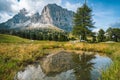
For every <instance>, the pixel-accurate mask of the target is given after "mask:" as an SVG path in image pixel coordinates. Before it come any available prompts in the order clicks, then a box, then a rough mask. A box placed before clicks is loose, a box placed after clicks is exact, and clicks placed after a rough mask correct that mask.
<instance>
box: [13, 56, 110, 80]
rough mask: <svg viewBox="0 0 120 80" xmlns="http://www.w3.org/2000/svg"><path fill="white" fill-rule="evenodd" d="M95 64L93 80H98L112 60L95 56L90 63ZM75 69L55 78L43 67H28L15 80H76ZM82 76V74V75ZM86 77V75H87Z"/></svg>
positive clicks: (92, 74)
mask: <svg viewBox="0 0 120 80" xmlns="http://www.w3.org/2000/svg"><path fill="white" fill-rule="evenodd" d="M90 62H91V63H95V64H93V67H94V68H93V69H92V71H91V78H92V80H97V79H98V77H100V71H101V70H102V69H103V70H105V69H106V68H108V67H109V65H110V64H111V62H112V60H111V59H110V58H109V57H106V56H99V55H95V58H94V59H92V60H91V61H90ZM74 72H75V71H74V70H73V69H71V70H67V71H65V72H61V73H59V74H56V75H55V76H47V75H46V74H45V73H44V72H43V71H42V69H41V66H40V65H38V66H34V65H28V66H27V67H26V68H25V70H24V71H23V72H22V71H19V72H18V73H17V75H16V76H15V79H14V80H76V79H77V78H76V74H75V73H74ZM80 74H81V73H80ZM85 76H86V75H85ZM80 80H81V79H80Z"/></svg>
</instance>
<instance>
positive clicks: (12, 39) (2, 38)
mask: <svg viewBox="0 0 120 80" xmlns="http://www.w3.org/2000/svg"><path fill="white" fill-rule="evenodd" d="M28 41H29V40H27V39H23V38H20V37H17V36H10V35H5V34H0V43H2V42H4V43H7V42H9V43H10V42H28Z"/></svg>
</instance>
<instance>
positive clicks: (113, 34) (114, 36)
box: [106, 28, 120, 42]
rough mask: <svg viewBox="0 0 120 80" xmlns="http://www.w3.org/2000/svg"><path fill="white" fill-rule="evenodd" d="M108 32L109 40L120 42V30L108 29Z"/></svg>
mask: <svg viewBox="0 0 120 80" xmlns="http://www.w3.org/2000/svg"><path fill="white" fill-rule="evenodd" d="M106 32H107V40H111V41H116V42H118V41H120V28H108V29H107V31H106Z"/></svg>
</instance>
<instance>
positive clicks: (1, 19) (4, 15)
mask: <svg viewBox="0 0 120 80" xmlns="http://www.w3.org/2000/svg"><path fill="white" fill-rule="evenodd" d="M1 15H2V16H1ZM11 17H12V16H10V15H8V14H7V13H5V12H4V13H0V22H5V21H7V20H8V19H10V18H11Z"/></svg>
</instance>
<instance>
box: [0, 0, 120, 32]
mask: <svg viewBox="0 0 120 80" xmlns="http://www.w3.org/2000/svg"><path fill="white" fill-rule="evenodd" d="M49 3H56V4H58V5H60V6H62V7H64V8H67V9H68V10H72V11H74V12H75V11H76V10H77V8H78V7H80V6H82V4H83V3H84V0H0V23H2V22H5V21H7V20H8V19H10V18H12V17H13V16H14V15H15V14H17V13H18V12H19V10H20V9H22V8H26V9H27V10H28V11H29V12H31V13H34V12H36V11H38V12H39V13H41V11H42V9H43V7H44V6H45V5H47V4H49ZM87 4H88V5H89V7H91V8H92V10H93V15H94V16H93V20H94V22H96V23H95V26H96V27H97V29H99V28H103V29H105V30H106V29H107V28H108V27H110V26H111V25H113V26H114V23H117V25H118V26H119V25H120V10H119V9H120V0H87Z"/></svg>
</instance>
